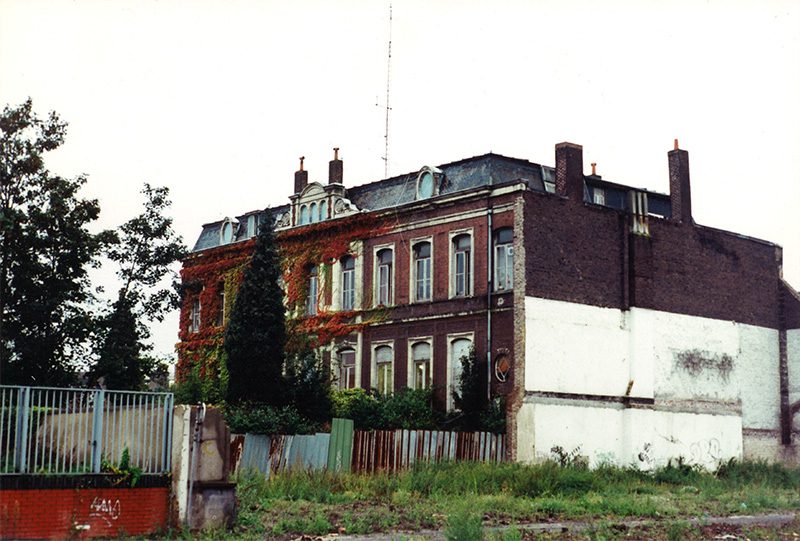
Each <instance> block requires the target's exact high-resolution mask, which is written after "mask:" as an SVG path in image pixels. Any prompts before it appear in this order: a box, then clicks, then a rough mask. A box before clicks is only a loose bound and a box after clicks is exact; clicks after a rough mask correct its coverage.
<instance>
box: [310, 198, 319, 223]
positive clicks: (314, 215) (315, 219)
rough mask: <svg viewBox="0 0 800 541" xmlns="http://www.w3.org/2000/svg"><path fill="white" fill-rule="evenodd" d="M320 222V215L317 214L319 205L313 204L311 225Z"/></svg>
mask: <svg viewBox="0 0 800 541" xmlns="http://www.w3.org/2000/svg"><path fill="white" fill-rule="evenodd" d="M317 221H319V215H318V214H317V204H316V203H311V223H314V222H317Z"/></svg>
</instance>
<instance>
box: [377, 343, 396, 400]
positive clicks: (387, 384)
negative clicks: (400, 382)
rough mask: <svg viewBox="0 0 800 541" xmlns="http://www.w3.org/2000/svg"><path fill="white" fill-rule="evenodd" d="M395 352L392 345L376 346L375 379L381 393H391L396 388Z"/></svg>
mask: <svg viewBox="0 0 800 541" xmlns="http://www.w3.org/2000/svg"><path fill="white" fill-rule="evenodd" d="M393 364H394V352H393V351H392V348H391V346H378V347H376V348H375V376H376V377H375V381H376V383H377V385H376V388H377V389H378V392H379V393H381V394H384V395H386V394H390V393H391V392H392V391H393V390H394V379H393V378H394V370H393V366H392V365H393Z"/></svg>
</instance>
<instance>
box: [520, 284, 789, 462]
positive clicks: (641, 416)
mask: <svg viewBox="0 0 800 541" xmlns="http://www.w3.org/2000/svg"><path fill="white" fill-rule="evenodd" d="M524 335H525V390H526V392H528V393H530V395H529V396H528V397H527V398H526V403H525V404H524V405H523V407H522V409H521V410H520V417H518V420H517V426H518V430H519V432H518V437H519V445H518V448H517V453H518V457H519V458H520V459H522V460H532V459H541V458H542V456H549V454H550V449H551V447H552V446H554V445H560V446H561V447H562V448H564V449H565V450H566V451H571V450H572V449H573V448H576V447H578V446H581V448H582V449H583V450H584V452H585V454H587V455H588V456H590V458H591V459H592V460H594V461H602V460H603V459H604V458H610V456H609V455H614V456H615V457H617V458H615V460H617V459H621V460H622V462H621V463H623V464H628V463H631V461H632V460H633V459H634V458H636V459H637V460H638V457H639V456H640V455H641V456H644V457H645V458H647V459H648V460H651V461H665V460H667V459H668V458H674V457H677V456H683V457H685V458H691V459H692V460H694V461H695V462H698V463H703V464H706V465H713V464H712V462H713V460H714V457H715V456H717V455H719V458H725V457H727V458H730V457H741V455H742V452H743V451H742V448H743V445H742V428H746V429H755V430H771V431H776V430H778V429H779V423H780V392H779V388H780V377H779V359H778V357H779V345H778V344H779V341H778V331H777V330H775V329H769V328H766V327H757V326H753V325H745V324H741V323H736V322H733V321H724V320H715V319H710V318H702V317H696V316H688V315H682V314H673V313H668V312H660V311H655V310H648V309H642V308H632V309H631V310H629V311H621V310H617V309H610V308H600V307H594V306H587V305H582V304H575V303H567V302H563V301H552V300H546V299H540V298H532V297H526V299H525V334H524ZM787 350H788V357H789V372H790V392H791V400H792V402H794V401H796V400H800V329H793V330H790V331H789V332H788V333H787ZM629 385H630V388H629ZM626 392H627V393H628V394H629V396H631V397H632V398H634V399H635V398H638V399H643V398H644V399H653V400H654V401H655V403H654V404H653V405H647V404H642V403H641V401H638V402H636V407H634V408H628V409H626V408H623V407H622V405H621V404H619V403H613V402H611V403H609V402H604V403H603V404H604V405H603V406H602V407H592V406H591V405H590V406H587V405H586V404H587V402H586V401H585V400H577V399H579V398H580V397H581V396H580V395H595V396H598V397H599V398H602V397H603V396H615V397H623V396H625V395H626ZM548 393H556V394H555V395H552V394H548ZM537 395H538V396H537ZM558 395H561V396H560V397H559V396H558ZM563 395H567V396H563ZM569 395H576V396H575V399H576V400H574V401H573V402H570V401H569V400H568V399H569ZM547 397H550V398H547ZM576 411H579V412H580V413H576ZM798 417H800V416H798ZM798 425H800V421H798V420H797V419H796V420H795V426H798ZM704 436H705V437H704ZM529 440H533V443H531V442H530V441H529ZM523 442H524V445H525V448H523ZM703 442H705V443H703ZM646 445H648V448H649V449H650V451H649V452H645V451H646V449H645V446H646ZM704 446H705V451H703V447H704ZM648 457H649V458H648Z"/></svg>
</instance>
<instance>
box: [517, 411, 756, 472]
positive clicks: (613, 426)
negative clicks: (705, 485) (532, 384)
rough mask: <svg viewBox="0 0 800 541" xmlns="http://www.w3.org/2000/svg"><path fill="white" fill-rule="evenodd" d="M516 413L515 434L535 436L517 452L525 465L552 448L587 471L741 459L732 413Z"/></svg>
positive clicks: (706, 464) (737, 421)
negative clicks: (577, 459) (574, 457)
mask: <svg viewBox="0 0 800 541" xmlns="http://www.w3.org/2000/svg"><path fill="white" fill-rule="evenodd" d="M523 412H524V413H523ZM520 413H521V414H523V415H522V416H521V417H520V418H519V419H520V423H519V424H520V426H519V434H520V436H522V435H523V434H525V433H526V432H528V433H529V434H533V435H535V437H533V440H534V442H533V445H529V444H528V445H526V446H525V447H522V446H520V448H519V449H518V455H517V456H518V458H519V460H522V461H525V462H531V461H537V460H543V459H547V458H553V457H554V455H553V453H552V449H553V448H554V447H556V446H558V447H561V448H562V449H563V450H564V451H565V452H567V453H571V452H573V451H576V450H577V452H578V453H579V454H581V455H583V456H585V457H587V458H588V459H589V465H590V466H592V467H596V466H598V465H600V464H604V463H614V464H618V465H621V466H630V465H633V466H635V467H638V468H640V469H643V470H648V469H652V468H655V467H659V466H663V465H665V464H666V463H667V461H668V460H669V459H675V458H677V457H683V458H684V459H685V460H686V461H687V462H688V463H690V464H697V465H700V466H702V467H704V468H707V469H713V468H714V467H716V466H717V464H718V463H719V462H720V461H726V460H728V459H730V458H736V459H741V458H742V423H741V418H739V417H738V416H736V415H712V414H693V413H676V412H669V411H658V410H653V409H623V408H611V407H602V406H600V407H593V406H586V405H575V406H571V405H565V404H559V403H526V404H524V405H523V407H522V409H521V410H520ZM521 441H522V440H520V442H521ZM526 443H527V442H526Z"/></svg>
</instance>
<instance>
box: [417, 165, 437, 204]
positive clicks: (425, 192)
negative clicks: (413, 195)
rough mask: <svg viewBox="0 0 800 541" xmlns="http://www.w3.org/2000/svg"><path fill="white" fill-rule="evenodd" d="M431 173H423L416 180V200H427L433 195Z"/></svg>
mask: <svg viewBox="0 0 800 541" xmlns="http://www.w3.org/2000/svg"><path fill="white" fill-rule="evenodd" d="M433 188H434V186H433V173H431V172H430V171H423V172H422V173H420V175H419V177H418V180H417V199H427V198H428V197H431V196H432V195H433Z"/></svg>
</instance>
